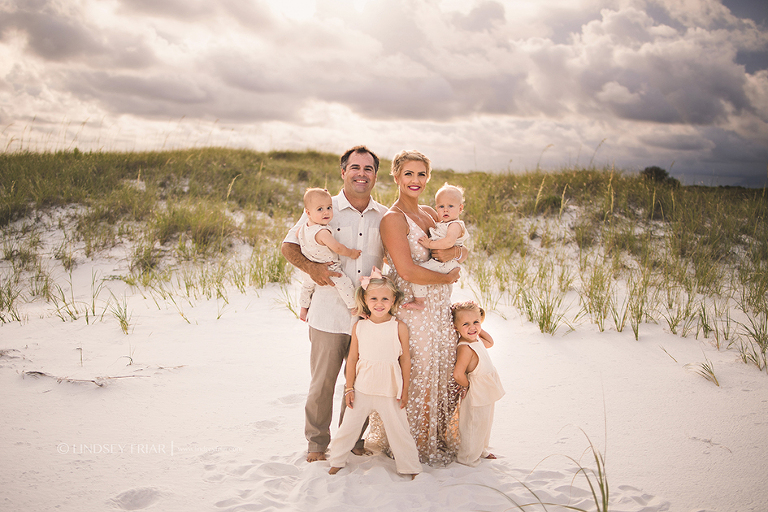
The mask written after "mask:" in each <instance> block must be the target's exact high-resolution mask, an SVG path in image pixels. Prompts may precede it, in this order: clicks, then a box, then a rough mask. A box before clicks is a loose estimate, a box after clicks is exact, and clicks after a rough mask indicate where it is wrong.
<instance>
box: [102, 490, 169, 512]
mask: <svg viewBox="0 0 768 512" xmlns="http://www.w3.org/2000/svg"><path fill="white" fill-rule="evenodd" d="M163 496H164V493H163V492H161V491H159V490H158V489H155V488H154V487H137V488H136V489H129V490H127V491H125V492H121V493H120V494H118V495H117V496H115V497H114V498H112V499H111V500H109V502H110V503H111V504H112V505H114V506H116V507H117V508H120V509H123V510H141V509H145V508H147V507H150V506H152V505H154V504H155V503H157V502H159V501H160V500H161V499H162V498H163Z"/></svg>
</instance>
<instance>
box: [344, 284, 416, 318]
mask: <svg viewBox="0 0 768 512" xmlns="http://www.w3.org/2000/svg"><path fill="white" fill-rule="evenodd" d="M381 286H384V287H385V288H389V289H390V290H391V291H392V295H393V296H394V300H393V301H392V307H390V308H389V314H390V315H394V314H395V313H396V312H397V308H398V307H400V303H401V302H403V297H404V296H403V292H401V291H400V289H399V288H398V287H397V285H396V284H395V283H394V281H392V280H391V279H390V278H388V277H387V276H382V277H381V278H380V279H379V278H372V279H371V281H370V282H369V283H368V286H367V287H366V288H365V289H363V287H362V286H358V287H357V290H355V306H356V307H357V314H358V315H365V316H371V310H370V309H368V306H367V305H366V304H365V292H366V291H367V290H369V289H370V288H379V287H381Z"/></svg>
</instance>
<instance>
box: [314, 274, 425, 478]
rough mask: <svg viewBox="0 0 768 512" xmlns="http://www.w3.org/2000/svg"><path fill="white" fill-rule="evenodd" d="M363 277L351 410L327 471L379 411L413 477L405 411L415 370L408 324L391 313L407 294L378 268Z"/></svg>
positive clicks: (350, 374)
mask: <svg viewBox="0 0 768 512" xmlns="http://www.w3.org/2000/svg"><path fill="white" fill-rule="evenodd" d="M361 283H362V284H361V286H360V288H358V289H357V292H356V294H355V299H356V302H357V305H358V312H359V313H361V314H364V315H365V316H366V317H367V318H366V319H362V320H359V321H358V322H357V323H356V324H355V325H354V327H353V328H352V341H351V343H350V346H349V356H348V357H347V368H346V379H347V383H346V386H345V389H344V399H345V401H346V403H347V411H346V413H345V414H344V420H343V421H342V423H341V427H339V431H338V432H337V433H336V436H335V437H334V438H333V440H332V441H331V444H330V446H329V447H328V448H329V451H330V456H329V458H328V461H329V462H330V465H331V469H330V471H329V473H330V474H332V475H334V474H336V473H338V472H339V470H340V469H341V468H343V467H344V466H346V464H347V458H348V457H349V454H350V450H352V448H353V447H354V446H355V443H356V442H357V440H358V438H359V436H360V430H361V429H362V427H363V424H364V423H365V420H366V418H368V416H369V415H370V414H371V413H372V412H373V411H376V412H378V413H379V416H380V417H381V420H382V423H383V424H384V430H385V431H386V433H387V439H388V440H389V445H390V448H391V449H392V454H393V455H394V457H395V465H396V467H397V472H398V473H400V474H403V475H410V476H411V477H412V478H413V477H415V476H416V474H418V473H420V472H421V463H420V462H419V452H418V449H417V448H416V442H415V441H414V439H413V437H412V436H411V431H410V428H409V426H408V417H407V416H406V413H405V406H406V404H407V403H408V386H409V383H410V374H411V357H410V351H409V347H408V327H407V326H406V325H405V323H403V322H401V321H400V320H398V319H397V318H395V317H394V316H393V312H395V311H397V307H398V305H399V304H400V302H401V301H402V297H403V294H402V292H400V290H398V289H397V287H396V286H395V284H394V283H393V282H392V281H391V280H390V279H389V278H387V277H382V276H381V272H380V271H379V270H378V269H376V268H374V269H373V272H372V273H371V277H370V278H362V279H361Z"/></svg>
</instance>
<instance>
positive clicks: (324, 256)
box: [296, 224, 339, 263]
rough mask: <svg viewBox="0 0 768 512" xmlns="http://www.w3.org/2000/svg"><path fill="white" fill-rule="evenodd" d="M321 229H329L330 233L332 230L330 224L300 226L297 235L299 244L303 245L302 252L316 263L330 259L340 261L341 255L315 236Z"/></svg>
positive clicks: (335, 261)
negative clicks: (321, 242) (319, 241)
mask: <svg viewBox="0 0 768 512" xmlns="http://www.w3.org/2000/svg"><path fill="white" fill-rule="evenodd" d="M321 229H327V230H328V232H329V233H330V232H331V230H330V229H329V228H328V226H323V225H322V224H313V225H311V226H308V225H307V224H304V225H303V226H301V227H300V228H299V231H298V233H297V234H296V235H297V237H298V239H299V245H300V246H301V253H302V254H303V255H304V256H306V257H307V259H309V260H312V261H314V262H316V263H325V262H328V261H333V262H334V263H338V262H339V255H338V254H336V253H335V252H333V251H332V250H330V249H329V248H328V247H327V246H325V245H322V244H319V243H318V242H317V240H315V236H316V235H317V234H318V233H319V232H320V230H321Z"/></svg>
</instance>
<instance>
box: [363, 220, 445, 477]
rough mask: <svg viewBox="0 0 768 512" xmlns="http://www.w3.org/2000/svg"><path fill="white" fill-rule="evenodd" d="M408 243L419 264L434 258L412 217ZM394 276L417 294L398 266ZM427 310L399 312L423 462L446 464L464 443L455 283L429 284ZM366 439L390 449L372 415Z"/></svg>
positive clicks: (411, 416) (411, 413)
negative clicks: (404, 331)
mask: <svg viewBox="0 0 768 512" xmlns="http://www.w3.org/2000/svg"><path fill="white" fill-rule="evenodd" d="M405 217H406V219H407V221H408V245H409V246H410V249H411V257H412V258H413V261H414V262H416V263H417V264H419V263H422V262H424V261H426V260H427V259H429V254H430V253H429V249H427V248H425V247H424V246H422V245H420V244H419V243H418V240H419V238H420V237H422V236H425V233H424V230H422V229H421V227H419V225H418V224H416V223H415V222H414V221H413V220H411V218H410V217H408V216H407V215H406V216H405ZM389 277H390V278H391V279H393V280H394V282H395V283H396V284H397V286H398V288H400V289H401V290H402V291H403V292H404V293H405V299H406V301H408V300H412V299H413V292H412V290H411V284H410V283H409V282H408V281H405V280H403V279H402V278H401V277H400V276H399V275H398V274H397V271H396V270H395V269H394V268H393V269H392V270H391V272H390V274H389ZM428 288H429V290H428V292H427V297H426V307H425V308H424V309H423V310H413V309H401V310H400V311H399V312H398V314H397V317H398V318H399V319H400V320H402V321H403V322H405V323H406V325H408V330H409V332H410V348H411V383H410V386H409V391H408V397H409V398H408V405H407V407H406V412H407V414H408V423H409V424H410V428H411V434H412V435H413V438H414V439H415V440H416V446H417V447H418V449H419V458H420V460H421V462H423V463H426V464H429V465H430V466H445V465H447V464H449V463H451V462H453V461H454V460H455V459H456V453H457V451H458V446H459V433H458V417H457V409H456V405H457V402H458V386H457V384H456V382H455V381H454V380H453V367H454V364H455V363H456V340H457V339H458V336H457V334H456V331H455V330H454V328H453V323H452V321H451V309H450V307H451V288H452V287H451V285H433V286H429V287H428ZM367 441H368V442H369V443H371V444H373V445H374V446H378V447H380V448H381V449H383V450H385V451H388V450H387V448H388V446H387V440H386V434H385V432H384V429H383V428H382V426H381V422H380V420H379V419H378V418H376V417H375V416H372V417H371V430H370V432H369V434H368V437H367Z"/></svg>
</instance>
